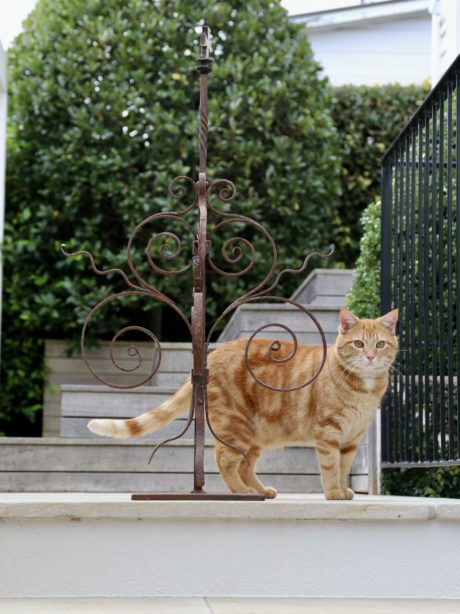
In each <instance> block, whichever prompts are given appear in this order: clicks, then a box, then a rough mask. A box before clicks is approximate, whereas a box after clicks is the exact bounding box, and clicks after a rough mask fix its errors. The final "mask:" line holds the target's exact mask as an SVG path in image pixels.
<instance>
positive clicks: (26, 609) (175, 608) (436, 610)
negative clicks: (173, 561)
mask: <svg viewBox="0 0 460 614" xmlns="http://www.w3.org/2000/svg"><path fill="white" fill-rule="evenodd" d="M0 610H1V611H2V612H5V614H62V613H63V612H65V613H66V614H82V613H84V614H103V613H104V612H106V613H108V612H110V614H127V613H129V614H408V613H410V612H412V613H413V612H417V614H440V613H442V614H458V612H460V601H458V600H454V599H302V598H276V597H271V598H269V599H267V598H265V599H264V598H252V599H251V598H246V599H245V598H225V597H223V598H222V597H221V598H219V597H211V598H209V599H206V598H199V597H189V598H183V599H175V598H171V597H157V598H155V597H153V598H142V597H138V598H135V597H134V598H131V599H129V598H128V599H126V598H125V599H123V598H119V599H110V598H105V599H104V598H102V599H77V598H74V599H0Z"/></svg>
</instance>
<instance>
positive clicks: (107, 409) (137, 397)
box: [61, 373, 193, 439]
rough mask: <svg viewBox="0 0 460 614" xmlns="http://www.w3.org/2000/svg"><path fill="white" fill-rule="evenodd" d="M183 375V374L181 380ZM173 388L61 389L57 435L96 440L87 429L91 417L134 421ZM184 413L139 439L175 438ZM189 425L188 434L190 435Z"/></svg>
mask: <svg viewBox="0 0 460 614" xmlns="http://www.w3.org/2000/svg"><path fill="white" fill-rule="evenodd" d="M186 377H187V375H186V374H185V373H184V374H183V381H184V380H185V379H186ZM179 386H180V384H178V385H177V386H172V387H171V386H169V387H167V386H140V387H139V388H134V389H131V390H117V389H115V388H109V387H108V386H102V385H100V386H98V385H90V386H62V387H61V406H62V407H61V436H62V437H93V438H98V439H100V437H99V436H98V435H96V434H95V433H92V432H91V431H89V430H88V429H87V424H88V422H89V421H90V420H92V419H93V418H119V419H124V418H134V417H136V416H138V415H140V414H142V413H144V412H147V411H149V410H151V409H153V408H155V407H158V405H161V403H163V402H164V401H166V399H168V398H169V397H170V396H171V395H172V394H174V393H175V392H176V391H177V390H178V388H179ZM187 415H188V412H184V414H183V416H181V417H180V418H178V419H177V420H173V421H172V422H171V423H170V424H168V425H166V426H165V427H164V428H163V429H161V431H157V432H156V433H149V434H147V435H144V436H143V437H142V439H158V438H166V437H171V436H174V435H176V434H177V433H179V432H180V431H181V429H182V428H183V427H184V426H185V423H186V420H187ZM192 429H193V424H192V425H191V426H190V431H189V432H190V433H193V430H192Z"/></svg>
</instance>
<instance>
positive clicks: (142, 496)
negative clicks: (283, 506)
mask: <svg viewBox="0 0 460 614" xmlns="http://www.w3.org/2000/svg"><path fill="white" fill-rule="evenodd" d="M131 500H132V501H158V500H169V501H265V497H264V495H259V494H257V495H256V494H244V493H241V494H238V493H236V494H233V493H226V492H219V493H208V492H189V493H161V492H154V493H139V494H135V495H131Z"/></svg>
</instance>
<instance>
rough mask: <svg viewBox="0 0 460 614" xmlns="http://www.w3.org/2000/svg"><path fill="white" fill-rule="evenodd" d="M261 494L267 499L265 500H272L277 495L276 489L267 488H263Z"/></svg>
mask: <svg viewBox="0 0 460 614" xmlns="http://www.w3.org/2000/svg"><path fill="white" fill-rule="evenodd" d="M263 494H264V496H265V497H267V499H274V498H275V497H276V495H277V494H278V491H277V490H276V488H272V487H271V486H267V488H264V491H263Z"/></svg>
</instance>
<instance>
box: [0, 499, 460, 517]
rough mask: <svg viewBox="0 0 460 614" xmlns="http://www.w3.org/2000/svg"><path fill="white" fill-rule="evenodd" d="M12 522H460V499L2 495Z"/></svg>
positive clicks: (2, 507)
mask: <svg viewBox="0 0 460 614" xmlns="http://www.w3.org/2000/svg"><path fill="white" fill-rule="evenodd" d="M12 518H16V519H35V520H37V519H40V520H43V519H49V518H62V519H67V520H68V519H72V520H75V519H79V520H84V519H93V520H94V519H112V520H118V519H134V520H144V519H145V520H151V519H158V520H159V519H171V518H193V519H194V520H205V519H206V520H211V519H225V518H228V519H232V520H238V519H239V520H255V521H256V520H304V521H324V520H337V521H360V522H362V521H374V522H375V521H420V520H435V519H436V520H449V521H457V522H460V500H456V499H427V498H416V497H375V496H374V497H373V496H366V495H356V496H355V499H354V500H353V501H326V500H325V499H324V497H323V495H315V494H309V495H279V496H278V497H277V498H276V499H274V500H267V501H263V502H262V501H261V502H257V501H252V502H247V501H131V499H130V495H129V494H123V493H113V494H110V493H107V494H106V493H104V494H96V493H94V494H93V493H0V520H6V519H12Z"/></svg>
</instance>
